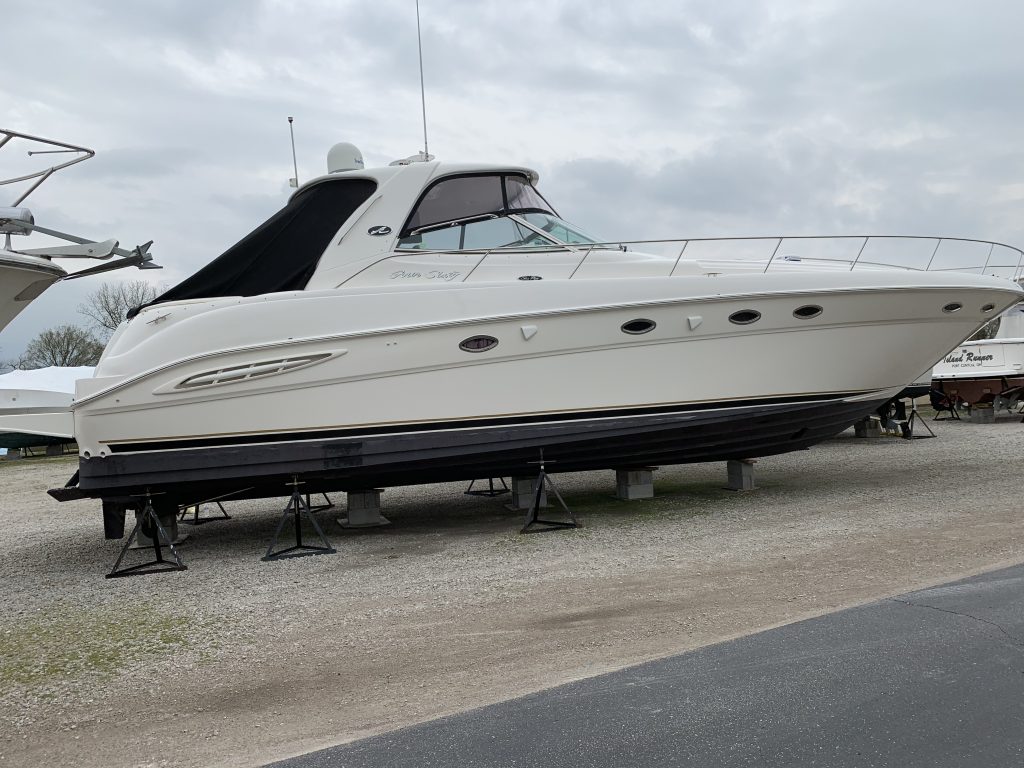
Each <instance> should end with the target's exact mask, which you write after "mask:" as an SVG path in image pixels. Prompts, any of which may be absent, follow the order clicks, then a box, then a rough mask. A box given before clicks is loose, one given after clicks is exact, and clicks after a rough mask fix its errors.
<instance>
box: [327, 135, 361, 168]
mask: <svg viewBox="0 0 1024 768" xmlns="http://www.w3.org/2000/svg"><path fill="white" fill-rule="evenodd" d="M361 170H363V153H362V152H360V151H359V148H358V147H357V146H356V145H355V144H349V143H348V142H347V141H343V142H341V143H340V144H335V145H334V146H333V147H331V148H330V149H329V150H328V152H327V172H328V173H340V172H341V171H361Z"/></svg>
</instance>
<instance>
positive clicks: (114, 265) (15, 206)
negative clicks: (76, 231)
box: [0, 129, 159, 330]
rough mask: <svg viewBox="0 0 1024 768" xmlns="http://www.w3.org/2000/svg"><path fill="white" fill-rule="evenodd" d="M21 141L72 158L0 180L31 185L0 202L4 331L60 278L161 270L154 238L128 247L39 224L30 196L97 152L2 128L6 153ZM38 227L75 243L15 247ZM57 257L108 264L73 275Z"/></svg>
mask: <svg viewBox="0 0 1024 768" xmlns="http://www.w3.org/2000/svg"><path fill="white" fill-rule="evenodd" d="M16 144H18V145H24V144H27V145H28V146H31V147H34V149H30V150H28V154H29V155H36V154H65V153H66V154H71V155H73V157H72V158H71V159H69V160H65V161H64V162H62V163H57V164H56V165H52V166H48V167H45V168H41V169H35V170H31V171H30V172H28V173H20V174H15V175H14V176H11V177H8V178H4V179H0V186H7V185H16V188H17V189H21V188H22V187H23V186H27V189H26V190H25V191H23V192H21V193H20V194H18V195H17V196H16V197H15V198H14V202H13V203H11V205H9V206H0V235H3V236H4V244H3V247H2V248H0V330H3V329H4V328H5V327H7V325H8V324H9V323H10V322H11V321H12V320H13V319H14V318H15V317H17V316H18V314H19V313H20V312H21V311H22V310H23V309H25V307H27V306H28V305H29V304H30V303H31V302H32V301H33V300H34V299H36V298H38V297H39V296H40V295H41V294H42V293H43V291H45V290H46V289H47V288H49V287H50V286H51V285H53V284H54V283H55V282H57V281H58V280H69V279H72V278H80V277H86V276H88V275H94V274H98V273H102V272H108V271H110V270H114V269H121V268H123V267H129V266H134V267H138V268H139V269H159V267H158V266H157V265H156V264H154V263H153V257H152V256H150V254H149V246H150V245H151V243H146V244H144V245H140V246H136V247H135V248H134V249H133V250H131V251H126V250H124V249H122V248H119V247H118V243H117V241H116V240H106V241H104V242H96V241H93V240H89V239H87V238H82V237H77V236H75V235H70V234H68V233H66V232H58V231H57V230H54V229H49V228H47V227H43V226H40V225H38V224H36V222H35V217H34V216H33V214H32V211H30V210H29V209H28V208H26V207H24V206H23V203H24V202H25V199H26V198H27V197H28V196H29V195H30V194H32V193H33V192H34V191H35V190H36V189H38V188H39V186H40V185H41V184H42V183H43V182H44V181H46V180H47V179H48V178H50V176H52V175H53V174H54V173H56V172H57V171H59V170H61V169H63V168H67V167H69V166H72V165H74V164H76V163H80V162H82V161H84V160H88V159H89V158H90V157H92V156H93V155H94V154H95V153H94V152H93V151H92V150H91V149H86V148H85V147H79V146H75V145H74V144H66V143H64V142H60V141H54V140H52V139H43V138H40V137H38V136H30V135H29V134H26V133H18V132H17V131H10V130H5V129H0V150H2V149H6V150H7V154H5V155H4V156H5V157H9V156H10V152H11V150H12V149H13V148H14V146H15V145H16ZM54 147H56V149H54ZM18 185H20V186H18ZM33 232H38V233H40V234H44V235H49V236H50V237H54V238H57V239H60V240H64V241H66V242H69V243H72V245H57V246H50V247H44V248H30V249H26V248H20V247H19V248H14V246H13V240H12V238H14V237H19V238H20V237H24V236H27V235H30V234H32V233H33ZM114 256H117V258H114ZM53 259H62V260H63V259H98V260H101V261H103V262H104V263H103V264H100V265H98V266H95V267H92V268H89V269H84V270H80V271H77V272H74V273H70V274H69V273H68V272H67V271H66V270H65V269H64V268H63V267H61V266H58V265H57V264H54V263H53Z"/></svg>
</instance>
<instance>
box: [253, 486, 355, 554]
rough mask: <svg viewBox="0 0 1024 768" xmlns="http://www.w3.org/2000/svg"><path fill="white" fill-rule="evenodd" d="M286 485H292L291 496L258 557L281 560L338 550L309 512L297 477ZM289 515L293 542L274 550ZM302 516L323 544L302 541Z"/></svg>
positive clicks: (332, 552)
mask: <svg viewBox="0 0 1024 768" xmlns="http://www.w3.org/2000/svg"><path fill="white" fill-rule="evenodd" d="M288 485H290V486H291V487H292V496H291V498H290V499H289V500H288V506H287V507H285V508H284V510H283V511H282V512H281V520H280V521H279V522H278V524H277V530H276V531H274V538H273V539H272V540H271V542H270V546H269V547H267V554H265V555H264V556H263V557H262V558H260V559H261V560H264V561H266V560H283V559H285V558H288V557H303V556H304V555H333V554H334V553H335V552H337V551H338V550H336V549H335V548H334V547H332V546H331V542H329V541H328V540H327V537H326V536H325V535H324V532H323V531H322V530H321V528H320V525H319V523H317V521H316V518H315V517H313V515H312V514H311V512H310V509H309V503H308V502H307V501H306V499H304V498H303V497H302V494H301V493H300V492H299V486H300V485H302V483H300V482H299V480H298V478H296V477H292V481H291V482H290V483H288ZM307 498H308V495H307ZM289 515H291V516H292V517H293V518H294V520H295V544H294V545H293V546H291V547H285V548H284V549H280V550H278V551H277V552H275V551H274V547H275V546H277V539H278V537H279V536H280V535H281V530H282V529H283V528H284V524H285V522H287V520H288V516H289ZM303 516H305V518H306V519H307V520H309V522H310V523H311V524H312V525H313V530H315V531H316V533H317V536H319V537H320V541H321V543H322V544H323V546H316V545H313V544H303V543H302V517H303Z"/></svg>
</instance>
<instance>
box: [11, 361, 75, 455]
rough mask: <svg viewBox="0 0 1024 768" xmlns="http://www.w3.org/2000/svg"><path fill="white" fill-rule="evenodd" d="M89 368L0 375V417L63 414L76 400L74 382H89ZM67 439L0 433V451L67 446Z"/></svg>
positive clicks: (51, 436)
mask: <svg viewBox="0 0 1024 768" xmlns="http://www.w3.org/2000/svg"><path fill="white" fill-rule="evenodd" d="M93 370H94V369H93V368H92V367H91V366H78V367H60V366H50V367H47V368H36V369H32V370H26V371H11V372H10V373H5V374H0V416H13V415H25V414H31V415H32V416H34V417H37V418H38V417H39V416H40V415H44V416H45V415H51V414H55V413H57V414H59V413H66V412H67V411H68V409H70V408H71V403H72V402H73V401H74V399H75V396H74V393H75V382H76V381H77V380H78V379H85V378H90V377H91V376H92V374H93ZM70 441H71V438H70V437H69V436H63V435H47V434H39V433H38V432H36V433H29V432H13V431H12V432H5V431H3V430H0V449H3V450H4V451H6V450H7V449H10V448H29V447H33V448H34V447H36V446H43V445H57V444H61V443H67V442H70Z"/></svg>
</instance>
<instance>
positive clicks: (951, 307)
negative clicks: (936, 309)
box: [942, 301, 964, 314]
mask: <svg viewBox="0 0 1024 768" xmlns="http://www.w3.org/2000/svg"><path fill="white" fill-rule="evenodd" d="M963 308H964V305H963V304H961V303H960V302H959V301H951V302H950V303H949V304H947V305H946V306H944V307H943V308H942V311H943V312H948V313H949V314H952V313H954V312H959V311H960V310H961V309H963Z"/></svg>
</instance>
